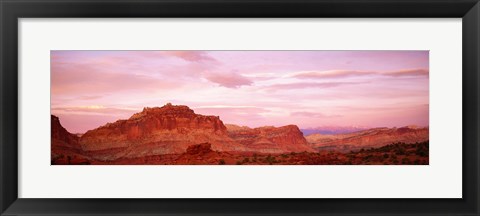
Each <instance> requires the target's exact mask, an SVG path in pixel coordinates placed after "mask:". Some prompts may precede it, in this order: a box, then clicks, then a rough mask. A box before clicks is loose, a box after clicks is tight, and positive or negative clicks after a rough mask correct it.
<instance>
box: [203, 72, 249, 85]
mask: <svg viewBox="0 0 480 216" xmlns="http://www.w3.org/2000/svg"><path fill="white" fill-rule="evenodd" d="M205 79H207V80H208V81H210V82H214V83H217V84H219V85H220V86H223V87H227V88H239V87H240V86H243V85H251V84H252V83H253V82H252V81H251V80H250V79H249V78H247V77H244V76H242V75H241V74H238V73H207V74H206V75H205Z"/></svg>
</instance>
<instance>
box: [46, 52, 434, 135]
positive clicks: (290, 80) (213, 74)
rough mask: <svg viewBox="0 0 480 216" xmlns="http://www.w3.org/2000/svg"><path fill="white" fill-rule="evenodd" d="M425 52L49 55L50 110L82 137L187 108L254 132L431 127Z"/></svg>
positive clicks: (64, 53)
mask: <svg viewBox="0 0 480 216" xmlns="http://www.w3.org/2000/svg"><path fill="white" fill-rule="evenodd" d="M428 62H429V61H428V51H51V82H52V85H51V107H52V114H54V115H57V116H59V117H60V121H61V122H62V124H63V126H64V127H65V128H66V129H67V130H69V131H70V132H72V133H84V132H86V131H87V130H90V129H94V128H96V127H99V126H101V125H104V124H106V123H107V122H113V121H116V120H118V119H126V118H129V117H130V116H131V115H132V114H134V113H136V112H140V111H141V110H142V109H143V107H155V106H163V105H164V104H166V103H168V102H171V103H172V104H174V105H177V104H181V105H187V106H189V107H190V108H192V109H193V110H194V111H195V112H196V113H198V114H204V115H217V116H220V119H222V120H223V122H224V123H233V124H238V125H246V126H250V127H258V126H265V125H273V126H282V125H287V124H296V125H298V126H299V127H300V128H309V127H318V126H356V125H357V126H365V127H383V126H386V127H401V126H406V125H412V124H413V125H419V126H428V118H429V117H428V116H429V115H428V106H429V98H428V95H429V92H428V90H429V87H428V81H429V67H428Z"/></svg>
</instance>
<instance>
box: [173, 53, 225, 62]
mask: <svg viewBox="0 0 480 216" xmlns="http://www.w3.org/2000/svg"><path fill="white" fill-rule="evenodd" d="M166 53H168V54H169V55H172V56H176V57H178V58H181V59H183V60H185V61H191V62H200V61H215V59H214V58H212V57H210V56H209V55H208V54H207V53H206V52H204V51H167V52H166Z"/></svg>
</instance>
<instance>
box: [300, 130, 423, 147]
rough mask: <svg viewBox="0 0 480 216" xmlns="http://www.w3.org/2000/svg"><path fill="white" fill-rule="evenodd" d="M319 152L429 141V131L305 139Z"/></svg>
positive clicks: (350, 134) (358, 133)
mask: <svg viewBox="0 0 480 216" xmlns="http://www.w3.org/2000/svg"><path fill="white" fill-rule="evenodd" d="M306 138H307V140H308V142H309V143H311V144H312V145H313V146H314V147H315V148H317V149H319V150H322V149H323V150H335V151H342V152H346V151H351V150H359V149H362V148H372V147H373V148H376V147H380V146H385V145H388V144H392V143H407V144H410V143H417V142H424V141H428V140H429V129H428V127H427V128H417V127H411V126H409V127H401V128H373V129H369V130H364V131H360V132H355V133H349V134H338V135H321V134H312V135H309V136H307V137H306Z"/></svg>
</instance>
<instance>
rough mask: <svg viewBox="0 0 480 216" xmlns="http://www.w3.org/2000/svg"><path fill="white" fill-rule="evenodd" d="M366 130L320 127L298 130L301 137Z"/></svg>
mask: <svg viewBox="0 0 480 216" xmlns="http://www.w3.org/2000/svg"><path fill="white" fill-rule="evenodd" d="M367 129H369V128H368V127H357V126H321V127H316V128H304V129H300V130H301V131H302V132H303V135H305V136H308V135H311V134H345V133H352V132H357V131H362V130H367Z"/></svg>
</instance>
